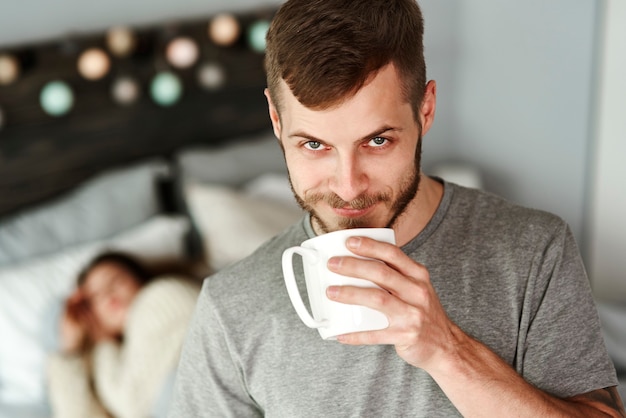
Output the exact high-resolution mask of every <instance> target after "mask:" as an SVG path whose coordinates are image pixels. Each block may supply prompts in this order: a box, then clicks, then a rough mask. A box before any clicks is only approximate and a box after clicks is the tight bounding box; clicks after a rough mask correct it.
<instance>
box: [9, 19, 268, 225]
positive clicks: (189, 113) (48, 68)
mask: <svg viewBox="0 0 626 418" xmlns="http://www.w3.org/2000/svg"><path fill="white" fill-rule="evenodd" d="M273 12H274V11H273V10H257V11H252V12H249V13H241V12H239V13H237V14H236V15H235V16H236V17H237V19H238V21H239V22H240V25H241V28H242V33H241V36H240V37H239V40H238V41H237V42H236V43H235V44H234V45H231V46H228V47H223V46H218V45H215V44H213V43H212V42H211V40H210V39H209V37H208V35H207V22H209V20H210V18H211V16H206V17H204V18H202V19H198V20H195V21H186V22H179V23H176V24H171V23H168V24H164V25H162V26H155V27H144V28H141V29H135V33H136V36H137V39H138V43H137V48H136V49H135V53H133V55H131V56H130V57H127V58H115V57H113V56H111V70H110V72H109V74H108V75H107V76H106V77H104V78H103V79H100V80H97V81H90V80H87V79H85V78H83V77H82V76H81V75H80V74H79V72H78V70H77V68H76V60H77V57H78V54H79V53H80V52H81V51H84V50H85V49H86V48H89V47H94V46H96V47H101V48H102V49H105V48H106V47H105V34H104V33H98V34H89V35H82V36H75V37H72V38H66V39H59V40H53V41H49V42H46V43H45V44H36V45H21V46H19V47H12V48H5V49H2V47H0V54H2V53H5V54H11V55H12V56H15V57H18V58H19V60H20V62H21V64H22V74H21V76H20V77H19V79H17V81H15V82H13V83H11V84H9V85H1V84H0V109H2V110H3V114H4V126H2V127H1V128H0V218H2V217H4V216H7V215H9V214H12V213H15V212H17V211H18V210H19V209H21V208H24V207H28V206H30V205H33V204H35V203H38V202H42V201H44V200H45V199H48V198H50V197H53V196H55V195H58V194H60V193H61V192H63V191H66V190H68V189H70V188H72V187H74V186H75V185H77V184H78V183H79V182H81V181H83V180H84V179H86V178H88V177H90V176H92V175H94V174H95V173H97V172H100V171H102V170H104V169H107V168H111V167H115V166H119V165H122V164H127V163H130V162H132V161H135V160H139V159H143V158H147V157H151V156H164V157H170V156H171V155H172V154H173V153H174V152H175V151H176V150H179V149H181V148H182V147H185V146H187V145H192V144H194V145H196V144H216V143H223V142H225V141H229V139H231V138H237V137H241V136H244V135H246V134H251V133H254V132H259V131H263V130H269V128H270V122H269V117H268V113H267V105H266V102H265V97H264V96H263V89H264V87H265V74H264V71H263V54H262V53H259V52H256V51H254V50H253V49H252V48H251V47H250V46H249V44H248V40H247V36H246V35H247V34H246V30H247V28H248V27H249V26H250V25H252V24H253V23H255V22H258V21H259V20H269V19H271V17H272V15H273ZM178 35H186V36H188V37H191V38H193V39H194V40H196V41H197V42H198V44H200V54H201V56H200V59H199V63H201V62H203V61H207V60H210V61H213V62H218V63H219V65H220V66H222V68H223V69H224V70H225V74H226V82H225V84H224V85H223V86H222V87H221V88H219V89H217V90H207V89H205V88H202V87H201V86H200V85H199V84H198V82H197V77H196V71H197V67H198V66H197V65H195V66H193V67H192V68H188V69H183V70H180V69H175V68H172V67H169V66H168V65H167V62H166V60H165V59H164V58H163V55H164V48H165V45H166V42H167V41H168V40H169V39H171V38H172V37H173V36H178ZM164 69H167V70H170V71H172V72H174V73H176V74H177V75H178V77H179V78H180V79H181V80H182V82H183V86H184V88H183V91H184V92H183V96H182V98H181V100H180V101H179V102H178V103H176V104H175V105H172V106H168V107H164V106H160V105H158V104H157V103H155V102H154V101H153V100H152V98H151V97H150V94H149V83H150V80H151V79H152V77H154V75H155V74H156V72H157V71H158V70H164ZM121 73H126V74H129V73H130V74H132V75H133V76H134V77H135V78H136V79H137V80H139V82H140V85H141V90H142V93H141V97H140V98H139V100H138V101H137V102H135V103H133V104H132V105H128V106H122V105H119V104H117V103H115V102H114V101H113V100H112V98H111V95H110V88H111V83H112V81H113V79H114V77H116V75H119V74H121ZM55 79H59V80H63V81H65V82H66V83H67V84H69V85H71V86H72V89H73V91H74V94H75V102H74V106H73V108H72V110H71V111H70V112H69V113H68V114H66V115H64V116H60V117H54V116H50V115H48V114H47V113H45V112H44V111H43V109H42V107H41V106H40V102H39V97H40V92H41V89H42V87H43V86H44V85H45V84H46V83H48V82H49V81H51V80H55Z"/></svg>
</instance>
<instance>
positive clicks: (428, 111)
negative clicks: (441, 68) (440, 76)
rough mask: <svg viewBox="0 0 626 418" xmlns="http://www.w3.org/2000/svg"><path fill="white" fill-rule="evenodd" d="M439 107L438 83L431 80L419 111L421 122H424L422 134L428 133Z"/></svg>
mask: <svg viewBox="0 0 626 418" xmlns="http://www.w3.org/2000/svg"><path fill="white" fill-rule="evenodd" d="M436 107H437V83H436V82H435V80H430V81H429V82H428V83H427V84H426V90H425V92H424V100H423V101H422V105H421V107H420V111H419V118H420V122H421V123H422V136H424V135H426V133H427V132H428V131H429V129H430V127H431V126H432V124H433V121H434V120H435V109H436Z"/></svg>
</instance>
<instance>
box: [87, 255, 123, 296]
mask: <svg viewBox="0 0 626 418" xmlns="http://www.w3.org/2000/svg"><path fill="white" fill-rule="evenodd" d="M127 276H129V277H131V276H130V273H129V272H128V270H127V269H126V268H124V266H121V265H119V264H118V263H112V262H105V263H102V264H98V265H97V266H95V267H94V268H92V269H91V271H90V272H89V274H88V275H87V280H86V281H85V285H84V287H85V290H92V289H98V288H100V287H102V286H105V285H106V284H108V283H109V282H111V281H112V280H115V279H118V278H123V277H127ZM131 278H132V277H131Z"/></svg>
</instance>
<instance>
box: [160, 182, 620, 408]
mask: <svg viewBox="0 0 626 418" xmlns="http://www.w3.org/2000/svg"><path fill="white" fill-rule="evenodd" d="M312 236H314V233H313V231H312V229H311V227H310V221H309V219H308V217H305V219H304V220H303V221H302V222H301V223H298V224H296V225H294V226H293V227H291V228H289V229H288V230H286V231H284V232H283V233H282V234H281V235H279V236H277V237H275V238H273V239H272V240H270V241H269V242H267V243H265V244H264V245H263V246H262V247H261V248H259V249H258V250H257V251H256V252H255V253H254V254H253V255H251V256H250V257H248V258H246V259H244V260H243V261H241V262H239V263H237V264H235V265H233V266H232V267H229V268H227V269H225V270H223V271H221V272H219V273H218V274H216V275H214V276H212V277H210V278H209V279H207V280H206V281H205V283H204V286H203V289H202V293H201V295H200V298H199V302H198V305H197V308H196V313H195V318H194V320H193V322H192V325H191V328H190V330H189V333H188V336H187V340H186V343H185V345H184V348H183V353H182V358H181V363H180V369H179V373H178V376H177V382H176V387H175V393H174V401H173V407H172V409H171V411H170V416H171V417H201V416H206V417H227V416H232V417H250V416H263V415H265V416H268V417H285V418H293V417H316V418H317V417H452V416H458V415H459V412H458V411H457V410H456V408H455V407H454V406H453V405H452V403H451V402H450V401H449V400H448V398H447V397H446V396H445V394H444V393H443V392H442V391H441V389H440V388H439V387H438V386H437V384H436V383H435V382H434V381H433V380H432V379H431V378H430V376H429V375H428V374H427V373H426V372H424V371H423V370H421V369H418V368H415V367H413V366H410V365H409V364H408V363H406V362H404V361H403V360H402V359H401V358H400V357H398V355H397V354H396V352H395V349H394V347H393V346H386V345H379V346H356V347H354V346H344V345H342V344H340V343H338V342H336V341H324V340H322V339H321V338H320V336H319V334H318V332H317V330H315V329H310V328H307V327H306V326H305V325H304V324H303V323H302V322H301V321H300V319H299V318H298V316H297V315H296V313H295V311H294V309H293V307H292V305H291V302H290V300H289V297H288V295H287V291H286V289H285V286H284V282H283V276H282V271H281V255H282V252H283V250H284V249H286V248H288V247H290V246H294V245H299V244H300V243H301V242H302V241H304V240H306V239H308V238H311V237H312ZM402 249H403V251H404V252H405V253H406V254H408V255H409V256H410V257H412V258H413V259H414V260H416V261H418V262H420V263H422V264H424V265H425V266H426V267H427V268H428V270H429V272H430V278H431V280H432V282H433V285H434V287H435V289H436V291H437V293H438V295H439V297H440V299H441V303H442V305H443V307H444V308H445V310H446V312H447V313H448V315H449V317H450V318H451V319H452V320H453V321H454V322H455V323H457V324H458V325H459V326H460V327H461V328H462V329H463V330H464V331H465V332H466V333H468V334H469V335H471V336H473V337H474V338H476V339H478V340H479V341H482V342H483V343H484V344H486V345H487V346H489V347H490V348H491V349H492V350H493V351H494V352H495V353H497V354H498V355H499V356H500V357H502V358H503V359H504V360H505V361H506V362H507V363H508V364H510V365H511V366H512V367H513V368H515V370H517V372H518V373H519V374H520V375H522V376H523V377H524V378H525V379H526V380H527V381H529V382H531V383H532V384H534V385H536V386H537V387H539V388H541V389H543V390H545V391H547V392H549V393H552V394H554V395H557V396H561V397H568V396H573V395H576V394H580V393H584V392H588V391H591V390H594V389H599V388H603V387H608V386H614V385H616V384H617V379H616V377H615V370H614V367H613V364H612V362H611V360H610V359H609V357H608V355H607V352H606V349H605V347H604V343H603V340H602V336H601V333H600V326H599V322H598V317H597V312H596V309H595V306H594V303H593V300H592V296H591V292H590V287H589V283H588V280H587V277H586V274H585V271H584V268H583V265H582V262H581V258H580V255H579V251H578V249H577V247H576V244H575V242H574V238H573V236H572V234H571V231H570V230H569V228H568V226H567V225H566V224H565V223H564V222H563V221H562V220H561V219H559V218H558V217H556V216H554V215H551V214H548V213H546V212H542V211H538V210H531V209H526V208H522V207H519V206H516V205H513V204H511V203H509V202H507V201H505V200H503V199H501V198H499V197H497V196H494V195H491V194H488V193H484V192H480V191H476V190H472V189H467V188H463V187H460V186H457V185H454V184H451V183H445V191H444V196H443V199H442V202H441V203H440V205H439V208H438V209H437V212H436V213H435V215H434V216H433V218H432V219H431V221H430V222H429V224H428V225H427V226H426V228H425V229H424V230H423V231H422V232H421V233H420V234H419V235H417V236H416V237H415V238H414V239H413V240H412V241H411V242H409V243H408V244H406V245H405V246H404V247H402ZM295 260H298V258H297V257H296V258H295V259H294V261H295ZM299 280H300V289H301V292H302V294H303V295H305V290H304V284H303V278H302V277H300V278H299ZM304 299H306V297H304Z"/></svg>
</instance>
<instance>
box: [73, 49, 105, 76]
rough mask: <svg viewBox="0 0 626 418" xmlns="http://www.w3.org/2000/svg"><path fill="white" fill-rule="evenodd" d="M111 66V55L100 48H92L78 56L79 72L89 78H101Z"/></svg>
mask: <svg viewBox="0 0 626 418" xmlns="http://www.w3.org/2000/svg"><path fill="white" fill-rule="evenodd" d="M110 67H111V61H110V60H109V56H108V55H107V54H106V53H105V52H104V51H103V50H101V49H100V48H90V49H88V50H86V51H85V52H83V53H82V54H81V55H80V57H78V72H80V74H81V75H82V76H83V77H85V78H86V79H88V80H99V79H101V78H102V77H104V76H105V75H106V74H107V73H108V72H109V68H110Z"/></svg>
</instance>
